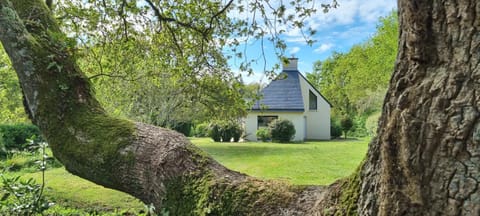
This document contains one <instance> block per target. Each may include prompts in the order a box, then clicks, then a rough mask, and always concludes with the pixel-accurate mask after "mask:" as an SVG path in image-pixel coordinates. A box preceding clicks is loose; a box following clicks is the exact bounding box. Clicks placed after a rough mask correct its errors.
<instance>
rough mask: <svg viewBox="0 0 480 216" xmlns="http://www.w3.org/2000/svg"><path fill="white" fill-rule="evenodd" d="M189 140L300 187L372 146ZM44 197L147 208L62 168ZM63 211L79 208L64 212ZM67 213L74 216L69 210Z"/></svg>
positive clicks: (99, 208) (110, 207) (89, 205)
mask: <svg viewBox="0 0 480 216" xmlns="http://www.w3.org/2000/svg"><path fill="white" fill-rule="evenodd" d="M190 140H191V141H192V142H193V143H194V144H195V145H197V146H198V147H200V148H201V149H203V150H205V151H206V152H208V153H209V154H210V155H212V156H213V158H215V159H216V160H218V161H219V162H220V163H222V164H223V165H225V166H226V167H228V168H230V169H233V170H236V171H240V172H243V173H247V174H249V175H252V176H255V177H259V178H264V179H282V180H286V181H289V182H291V183H293V184H298V185H311V184H320V185H326V184H330V183H332V182H334V181H335V180H336V179H339V178H341V177H345V176H348V175H350V174H351V173H352V172H353V171H354V170H355V168H356V167H357V166H358V165H359V164H360V161H361V160H362V159H363V158H364V156H365V154H366V150H367V143H368V140H367V139H360V140H347V141H345V140H337V141H315V142H305V143H295V144H278V143H255V142H246V143H215V142H213V141H211V139H209V138H190ZM30 159H31V158H30ZM25 160H27V159H26V158H24V157H23V155H22V157H18V158H14V162H17V163H20V162H24V161H25ZM4 162H6V161H4ZM11 163H13V162H11ZM7 174H8V175H10V176H14V175H15V176H16V175H22V178H23V179H28V178H30V177H33V178H35V179H36V180H37V183H38V182H40V179H41V173H40V172H34V173H32V172H31V170H29V169H28V168H27V169H22V170H20V171H17V172H7ZM45 194H46V196H47V197H48V198H49V200H52V201H54V202H55V203H57V206H61V207H60V208H58V209H55V208H57V207H55V208H54V209H52V210H51V211H54V212H57V213H58V211H73V212H77V213H78V212H79V211H81V212H90V213H92V212H98V213H101V215H104V214H105V213H106V212H110V213H111V212H130V213H138V212H139V211H140V210H144V209H145V208H144V205H143V204H142V203H141V202H140V201H138V200H137V199H135V198H133V197H131V196H129V195H127V194H124V193H122V192H118V191H115V190H111V189H107V188H104V187H102V186H99V185H96V184H94V183H91V182H89V181H87V180H84V179H81V178H79V177H77V176H74V175H72V174H70V173H68V172H67V171H65V169H64V168H52V169H49V170H47V171H46V189H45ZM63 207H67V208H68V207H70V208H74V209H75V208H76V209H81V210H79V211H77V210H69V209H66V210H65V209H64V208H63ZM62 214H63V213H62ZM64 214H65V215H70V213H66V212H64ZM73 215H75V214H73ZM81 215H83V214H81ZM115 215H116V214H115Z"/></svg>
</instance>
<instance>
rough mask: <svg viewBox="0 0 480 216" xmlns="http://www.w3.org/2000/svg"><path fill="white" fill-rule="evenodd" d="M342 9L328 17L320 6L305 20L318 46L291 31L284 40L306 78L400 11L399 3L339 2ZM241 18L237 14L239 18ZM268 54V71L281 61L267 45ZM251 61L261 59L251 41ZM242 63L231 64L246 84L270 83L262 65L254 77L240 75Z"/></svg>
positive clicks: (255, 67) (391, 0)
mask: <svg viewBox="0 0 480 216" xmlns="http://www.w3.org/2000/svg"><path fill="white" fill-rule="evenodd" d="M337 1H338V4H339V7H338V8H336V9H332V10H330V11H329V12H328V13H323V12H321V11H322V10H321V8H320V4H317V5H318V6H317V7H318V8H319V9H318V12H317V13H316V14H315V15H314V16H312V17H310V18H308V19H306V20H305V22H304V24H305V25H307V26H310V27H312V28H313V29H315V30H316V31H317V33H316V34H315V35H314V36H313V39H314V40H316V42H315V43H314V44H313V45H312V46H309V45H307V43H306V42H305V40H304V39H303V36H302V34H301V32H300V31H297V30H288V31H287V32H286V33H285V34H284V35H283V36H282V37H283V38H284V39H285V41H286V43H287V50H286V55H287V56H288V57H291V56H294V57H296V58H298V68H299V71H300V72H302V73H303V74H305V73H308V72H312V70H313V63H314V62H315V61H318V60H324V59H326V58H328V57H329V56H330V55H331V54H332V53H333V52H347V51H348V50H349V49H350V48H351V47H352V46H353V45H355V44H359V43H361V42H364V41H366V40H367V39H368V38H370V37H371V36H372V35H373V34H374V33H375V30H376V26H377V25H378V24H379V18H380V17H384V16H386V15H388V14H389V13H390V12H391V11H392V10H396V8H397V1H396V0H375V1H364V0H337ZM287 10H288V9H287ZM235 16H237V14H235ZM266 44H267V45H264V50H265V53H266V57H267V64H266V67H267V69H268V68H269V67H270V68H271V67H272V66H273V65H274V64H275V63H278V62H279V60H278V59H277V57H275V54H274V51H273V47H272V45H271V44H268V43H266ZM246 49H247V55H248V58H258V56H259V53H260V50H261V43H260V42H259V41H249V42H248V43H247V45H246ZM239 62H240V61H239V60H238V59H232V60H230V61H229V65H230V67H231V69H232V70H233V71H234V72H235V73H240V74H242V78H243V80H244V81H245V82H246V83H252V82H263V83H265V82H268V79H267V78H265V75H264V73H263V70H264V65H265V64H264V62H263V60H262V61H259V63H258V64H255V65H253V70H254V74H253V76H246V73H242V72H239V70H238V66H239Z"/></svg>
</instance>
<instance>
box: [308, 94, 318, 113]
mask: <svg viewBox="0 0 480 216" xmlns="http://www.w3.org/2000/svg"><path fill="white" fill-rule="evenodd" d="M309 93H310V94H309V109H310V110H317V96H316V95H315V94H314V93H313V92H312V91H309Z"/></svg>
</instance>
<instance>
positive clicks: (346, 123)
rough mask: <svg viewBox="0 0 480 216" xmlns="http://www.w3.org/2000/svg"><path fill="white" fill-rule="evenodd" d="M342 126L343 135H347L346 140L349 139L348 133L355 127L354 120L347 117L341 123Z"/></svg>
mask: <svg viewBox="0 0 480 216" xmlns="http://www.w3.org/2000/svg"><path fill="white" fill-rule="evenodd" d="M340 125H341V126H342V130H343V133H344V134H345V139H347V133H348V131H349V130H350V129H352V127H353V120H352V119H351V118H350V117H348V116H345V117H343V118H342V120H341V121H340Z"/></svg>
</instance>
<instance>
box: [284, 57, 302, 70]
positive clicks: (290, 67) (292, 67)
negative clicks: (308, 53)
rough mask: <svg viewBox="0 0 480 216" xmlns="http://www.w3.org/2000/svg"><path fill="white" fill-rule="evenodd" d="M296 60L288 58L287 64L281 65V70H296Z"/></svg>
mask: <svg viewBox="0 0 480 216" xmlns="http://www.w3.org/2000/svg"><path fill="white" fill-rule="evenodd" d="M297 63H298V58H288V64H287V63H283V70H298V68H297Z"/></svg>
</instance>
